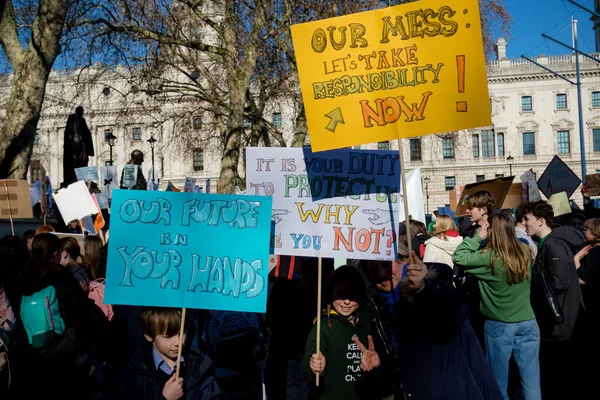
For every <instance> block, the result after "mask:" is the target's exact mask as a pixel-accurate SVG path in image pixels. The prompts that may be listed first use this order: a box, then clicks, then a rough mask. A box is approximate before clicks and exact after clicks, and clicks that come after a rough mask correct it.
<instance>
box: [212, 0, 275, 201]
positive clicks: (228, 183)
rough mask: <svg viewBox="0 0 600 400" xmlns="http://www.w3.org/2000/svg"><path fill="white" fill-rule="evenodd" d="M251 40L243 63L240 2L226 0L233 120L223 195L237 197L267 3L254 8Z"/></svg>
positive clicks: (225, 157) (224, 164)
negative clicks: (246, 111) (250, 94)
mask: <svg viewBox="0 0 600 400" xmlns="http://www.w3.org/2000/svg"><path fill="white" fill-rule="evenodd" d="M252 22H253V25H252V31H251V32H250V35H249V40H248V42H247V43H246V44H245V46H244V51H243V54H244V58H243V60H239V57H240V53H239V52H238V51H237V50H238V49H237V34H238V32H237V31H238V30H239V29H243V27H241V26H239V25H238V23H241V22H239V21H238V19H237V15H236V1H235V0H226V1H225V21H224V22H223V44H224V47H225V48H226V50H227V55H226V56H225V57H224V64H225V69H226V74H227V86H228V89H229V98H230V106H229V118H228V120H227V133H226V138H225V146H224V148H223V157H222V159H221V175H220V180H221V193H226V194H233V193H235V187H236V186H239V180H240V175H239V172H238V163H239V161H240V151H241V148H242V141H241V138H242V129H243V125H244V109H245V105H246V91H247V90H248V87H249V86H250V80H251V78H252V74H253V73H254V69H255V67H256V60H257V57H258V46H259V38H260V32H261V30H262V29H264V26H265V4H264V2H262V1H261V2H257V3H256V7H255V9H254V20H253V21H252Z"/></svg>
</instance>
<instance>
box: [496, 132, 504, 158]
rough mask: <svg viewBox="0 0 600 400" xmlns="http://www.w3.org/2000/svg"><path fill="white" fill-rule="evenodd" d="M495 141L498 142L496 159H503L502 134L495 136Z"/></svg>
mask: <svg viewBox="0 0 600 400" xmlns="http://www.w3.org/2000/svg"><path fill="white" fill-rule="evenodd" d="M496 139H497V142H498V157H504V133H499V134H497V135H496Z"/></svg>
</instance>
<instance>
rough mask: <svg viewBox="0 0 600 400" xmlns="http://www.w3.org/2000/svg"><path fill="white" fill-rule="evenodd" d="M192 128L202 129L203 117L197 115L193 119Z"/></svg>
mask: <svg viewBox="0 0 600 400" xmlns="http://www.w3.org/2000/svg"><path fill="white" fill-rule="evenodd" d="M192 126H193V127H194V129H202V117H201V116H199V115H196V116H195V117H194V118H193V119H192Z"/></svg>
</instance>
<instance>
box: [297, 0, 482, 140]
mask: <svg viewBox="0 0 600 400" xmlns="http://www.w3.org/2000/svg"><path fill="white" fill-rule="evenodd" d="M292 38H293V41H294V48H295V51H296V62H297V65H298V73H299V77H300V87H301V89H302V96H303V99H304V106H305V110H306V117H307V120H308V129H309V134H310V139H311V145H312V149H313V151H322V150H329V149H334V148H340V147H348V146H354V145H358V144H364V143H373V142H379V141H385V140H391V139H396V138H399V137H411V136H420V135H427V134H431V133H439V132H448V131H455V130H458V129H467V128H474V127H479V126H489V125H491V124H492V123H491V115H490V105H489V96H488V89H487V78H486V64H485V57H484V53H483V39H482V35H481V23H480V19H479V4H478V0H462V1H460V2H456V1H447V0H445V1H444V0H421V1H417V2H411V3H407V4H403V5H399V6H394V7H388V8H384V9H380V10H374V11H368V12H364V13H359V14H351V15H344V16H341V17H336V18H330V19H325V20H321V21H315V22H308V23H304V24H298V25H294V26H292Z"/></svg>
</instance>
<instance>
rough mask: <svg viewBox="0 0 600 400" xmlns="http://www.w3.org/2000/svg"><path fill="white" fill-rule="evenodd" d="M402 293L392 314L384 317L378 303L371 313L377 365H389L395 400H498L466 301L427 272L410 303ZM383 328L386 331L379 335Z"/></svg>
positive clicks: (496, 388) (449, 286)
mask: <svg viewBox="0 0 600 400" xmlns="http://www.w3.org/2000/svg"><path fill="white" fill-rule="evenodd" d="M404 297H405V296H403V298H402V299H400V301H399V302H398V304H397V306H396V307H395V311H394V318H389V316H386V314H387V312H386V310H385V308H381V307H377V313H376V314H375V315H374V316H373V318H374V322H373V323H374V326H375V327H377V328H378V329H377V330H376V331H375V333H374V338H375V342H376V344H375V349H376V350H377V351H378V353H379V355H380V357H381V359H382V367H385V366H387V368H390V366H391V368H392V371H393V372H392V373H391V376H390V377H389V378H388V380H387V382H393V384H394V394H395V398H396V399H400V400H401V399H408V398H414V399H423V400H441V399H466V400H495V399H501V398H502V395H501V393H500V389H499V388H498V384H497V383H496V380H495V379H494V376H493V374H492V371H491V368H490V366H489V364H488V362H487V360H486V359H485V355H484V353H483V350H482V349H481V347H480V346H479V343H478V342H477V338H476V337H475V333H474V332H473V329H472V328H471V325H470V323H469V321H468V320H467V307H466V304H465V302H464V300H463V299H462V298H461V297H459V296H458V295H457V294H456V291H455V290H454V289H453V288H452V286H451V285H450V284H449V283H447V282H446V281H444V280H442V279H439V278H437V277H431V278H430V277H429V276H428V279H427V281H426V284H425V287H424V288H423V290H422V291H421V292H419V293H417V294H414V295H413V298H412V302H409V301H408V300H407V299H406V298H404ZM371 304H377V298H376V297H375V298H373V297H372V300H371ZM386 321H387V322H386ZM392 330H393V332H394V333H395V336H396V342H397V343H398V353H397V354H394V353H393V349H392V347H391V343H390V340H389V337H386V336H387V335H388V334H389V332H391V331H392ZM382 332H384V333H385V332H388V333H385V335H381V333H382ZM386 342H387V343H386ZM378 345H379V346H380V347H379V348H378ZM379 349H381V351H380V350H379Z"/></svg>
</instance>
